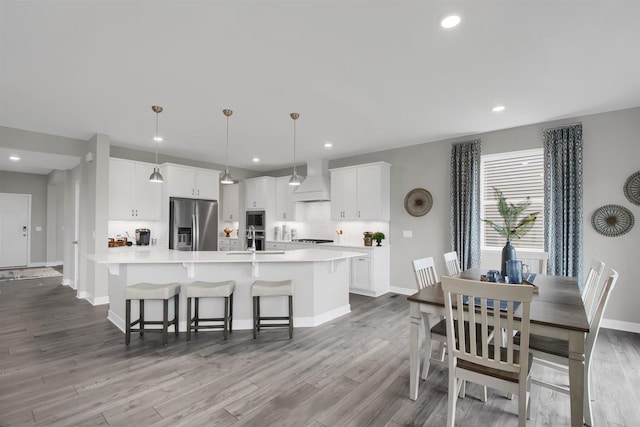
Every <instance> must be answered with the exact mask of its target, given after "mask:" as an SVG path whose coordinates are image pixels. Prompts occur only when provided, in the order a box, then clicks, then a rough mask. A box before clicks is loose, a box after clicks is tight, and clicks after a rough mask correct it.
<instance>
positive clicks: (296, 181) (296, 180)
mask: <svg viewBox="0 0 640 427" xmlns="http://www.w3.org/2000/svg"><path fill="white" fill-rule="evenodd" d="M289 115H290V116H291V118H292V119H293V175H291V178H289V185H293V186H298V185H300V184H302V177H301V176H300V175H298V172H296V120H298V118H299V117H300V114H298V113H291V114H289Z"/></svg>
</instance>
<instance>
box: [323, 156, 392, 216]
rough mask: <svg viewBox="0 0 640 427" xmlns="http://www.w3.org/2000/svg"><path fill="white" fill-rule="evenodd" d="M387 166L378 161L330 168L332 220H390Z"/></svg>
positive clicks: (389, 185) (389, 182) (389, 177)
mask: <svg viewBox="0 0 640 427" xmlns="http://www.w3.org/2000/svg"><path fill="white" fill-rule="evenodd" d="M390 167H391V165H390V164H389V163H386V162H377V163H368V164H364V165H358V166H350V167H345V168H337V169H331V219H332V220H334V221H344V220H351V221H353V220H355V221H389V219H390V188H391V175H390Z"/></svg>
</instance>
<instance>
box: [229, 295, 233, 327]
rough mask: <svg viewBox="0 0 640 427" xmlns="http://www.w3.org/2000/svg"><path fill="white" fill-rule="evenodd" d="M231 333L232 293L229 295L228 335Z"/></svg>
mask: <svg viewBox="0 0 640 427" xmlns="http://www.w3.org/2000/svg"><path fill="white" fill-rule="evenodd" d="M231 332H233V293H232V294H231V295H229V333H231Z"/></svg>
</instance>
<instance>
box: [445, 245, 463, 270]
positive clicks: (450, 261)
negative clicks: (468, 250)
mask: <svg viewBox="0 0 640 427" xmlns="http://www.w3.org/2000/svg"><path fill="white" fill-rule="evenodd" d="M444 263H445V264H446V265H447V275H449V276H456V275H458V274H460V263H459V262H458V253H457V252H456V251H453V252H447V253H446V254H444Z"/></svg>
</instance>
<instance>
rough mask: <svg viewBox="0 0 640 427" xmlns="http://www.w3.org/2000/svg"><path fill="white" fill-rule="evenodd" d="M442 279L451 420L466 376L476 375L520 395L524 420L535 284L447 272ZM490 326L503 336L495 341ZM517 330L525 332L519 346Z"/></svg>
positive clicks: (484, 382)
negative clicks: (468, 277) (484, 279)
mask: <svg viewBox="0 0 640 427" xmlns="http://www.w3.org/2000/svg"><path fill="white" fill-rule="evenodd" d="M441 281H442V290H443V292H444V307H445V319H446V324H447V348H448V353H449V398H448V409H447V425H448V426H450V427H453V426H454V424H455V412H456V404H457V400H458V393H459V391H460V389H461V387H462V386H463V384H464V382H465V381H471V382H474V383H478V384H482V385H484V386H486V387H492V388H496V389H499V390H502V391H505V392H507V393H510V394H515V395H517V396H518V417H519V424H518V425H519V426H522V427H523V426H525V425H526V419H527V417H528V411H527V409H528V401H529V390H530V385H531V383H530V375H529V374H530V369H531V363H530V359H531V357H530V355H529V321H530V320H529V311H530V306H531V298H532V296H533V286H527V285H524V286H523V285H508V284H501V283H491V282H479V281H475V280H466V279H459V278H453V277H447V276H443V277H442V278H441ZM470 304H473V305H474V306H476V307H474V309H468V310H465V306H467V307H468V306H469V305H470ZM520 305H522V315H521V320H520V321H519V322H518V321H516V319H515V317H514V311H515V310H516V309H518V308H519V306H520ZM493 307H497V308H498V311H499V312H500V315H493V314H494V313H495V311H496V310H495V309H494V308H493ZM455 319H457V320H458V321H457V322H455V321H454V320H455ZM461 319H465V320H466V321H468V323H469V327H468V328H465V327H463V326H462V325H463V324H464V322H461V321H460V320H461ZM474 326H475V327H474ZM490 326H491V327H493V329H494V330H500V329H504V330H505V331H506V333H505V334H496V335H495V336H496V337H498V339H499V341H500V342H498V343H496V342H495V341H494V340H493V339H492V338H491V337H490V334H489V327H490ZM478 329H479V330H480V331H481V333H480V334H478V333H477V330H478ZM516 331H517V332H519V336H520V347H519V348H516V346H515V344H514V334H515V332H516ZM478 335H479V336H478Z"/></svg>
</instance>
